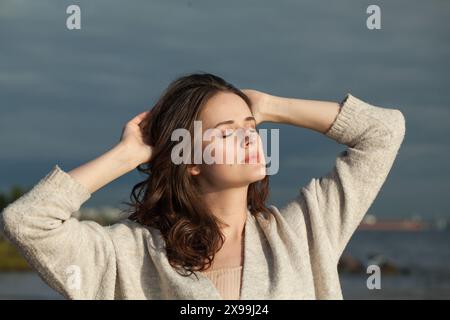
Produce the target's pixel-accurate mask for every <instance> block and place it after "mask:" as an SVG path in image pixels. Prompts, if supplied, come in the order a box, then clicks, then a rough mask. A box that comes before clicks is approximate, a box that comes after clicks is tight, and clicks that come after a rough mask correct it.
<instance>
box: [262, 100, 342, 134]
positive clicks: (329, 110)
mask: <svg viewBox="0 0 450 320" xmlns="http://www.w3.org/2000/svg"><path fill="white" fill-rule="evenodd" d="M339 108H340V106H339V103H338V102H331V101H320V100H306V99H296V98H284V97H278V96H273V95H271V96H270V98H269V102H268V103H267V104H266V106H265V108H264V110H263V111H262V113H263V115H262V117H263V119H264V121H269V122H279V123H286V124H290V125H295V126H300V127H304V128H308V129H312V130H315V131H318V132H321V133H325V132H326V131H327V130H328V129H329V128H330V127H331V125H332V124H333V122H334V120H335V119H336V116H337V115H338V113H339V110H340V109H339Z"/></svg>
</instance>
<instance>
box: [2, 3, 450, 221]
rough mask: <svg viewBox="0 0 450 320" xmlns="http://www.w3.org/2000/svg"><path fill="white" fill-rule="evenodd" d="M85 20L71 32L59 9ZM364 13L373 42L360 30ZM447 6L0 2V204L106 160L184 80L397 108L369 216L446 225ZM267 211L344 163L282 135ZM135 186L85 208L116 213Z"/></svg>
mask: <svg viewBox="0 0 450 320" xmlns="http://www.w3.org/2000/svg"><path fill="white" fill-rule="evenodd" d="M71 4H76V5H79V6H80V8H81V29H80V30H68V29H67V28H66V19H67V17H68V14H67V13H66V8H67V7H68V6H69V5H71ZM371 4H377V5H379V6H380V8H381V29H379V30H369V29H368V28H367V27H366V19H367V17H368V14H367V13H366V9H367V7H368V6H369V5H371ZM449 15H450V2H448V1H443V0H442V1H437V0H434V1H418V0H415V1H406V0H402V1H399V0H391V1H347V0H341V1H339V2H338V1H317V0H316V1H287V0H281V1H267V0H250V1H234V0H233V1H221V2H219V1H210V0H209V1H207V0H200V1H193V0H192V1H170V2H169V1H133V2H123V1H116V0H108V1H102V0H97V1H45V0H41V1H31V0H28V1H23V0H2V1H1V2H0V190H2V191H6V190H8V189H9V188H10V187H11V186H12V185H14V184H15V185H21V186H24V187H31V186H33V185H34V184H35V183H37V182H38V181H39V179H40V178H42V177H43V176H45V174H47V173H48V172H49V171H50V170H51V169H52V167H53V166H54V165H55V164H58V165H59V166H60V167H61V168H62V169H63V170H66V171H69V170H71V169H72V168H74V167H76V166H79V165H81V164H83V163H84V162H87V161H89V160H92V159H94V158H95V157H97V156H99V155H101V154H102V153H104V152H106V151H108V150H109V149H110V148H112V147H113V146H114V145H115V144H116V143H117V142H118V141H119V138H120V134H121V131H122V127H123V125H124V124H125V123H126V122H127V121H128V120H129V119H131V118H132V117H133V116H134V115H136V114H138V113H140V112H142V111H144V110H148V109H149V108H151V107H152V106H153V104H154V103H155V102H156V101H157V99H158V97H159V96H160V94H161V92H162V91H163V90H164V89H165V88H166V87H167V85H169V83H170V82H171V81H173V80H174V79H176V78H177V77H178V76H180V75H183V74H185V73H190V72H210V73H214V74H216V75H218V76H221V77H223V78H224V79H225V80H227V81H228V82H230V83H232V84H234V85H235V86H237V87H240V88H253V89H256V90H260V91H264V92H267V93H270V94H274V95H277V96H284V97H290V98H301V99H314V100H328V101H340V100H342V98H343V97H344V96H345V95H346V93H351V94H352V95H354V96H355V97H358V98H360V99H362V100H364V101H366V102H369V103H372V104H374V105H378V106H382V107H387V108H395V109H399V110H401V111H402V112H403V114H404V116H405V119H406V135H405V139H404V141H403V144H402V146H401V149H400V151H399V154H398V156H397V159H396V160H395V163H394V165H393V167H392V169H391V172H390V173H389V175H388V178H387V180H386V182H385V183H384V185H383V187H382V189H381V190H380V193H379V194H378V196H377V198H376V200H375V201H374V203H373V204H372V206H371V207H370V209H369V211H368V213H370V214H375V215H377V216H379V217H386V218H389V217H394V218H396V217H411V216H414V215H420V216H422V217H424V218H434V217H448V218H450V188H449V187H448V182H449V181H450V169H449V167H448V164H449V163H450V148H449V142H448V139H449V137H450V90H449V89H450V81H449V80H450V41H448V39H449V31H450V23H449ZM261 128H279V129H280V154H281V155H280V170H279V172H278V174H276V175H273V176H271V177H270V180H271V196H270V199H269V201H268V204H275V205H277V206H281V205H283V204H284V203H285V202H286V201H288V200H290V199H292V198H294V197H295V196H296V195H297V194H298V192H299V191H300V189H301V187H302V186H304V185H306V184H307V183H308V182H309V181H310V180H311V179H312V178H314V177H319V176H322V175H324V174H327V173H328V172H329V171H330V170H331V168H332V167H333V165H334V162H335V158H336V157H337V156H338V154H339V152H341V151H343V150H344V149H345V146H344V145H340V144H338V143H336V142H335V141H333V140H331V139H328V138H327V137H325V136H323V135H320V134H319V133H317V132H313V131H311V130H308V129H305V128H299V127H294V126H288V125H283V124H263V125H262V126H261ZM142 178H143V177H142V176H140V175H139V173H137V172H134V171H133V172H130V173H129V174H126V175H124V176H122V177H120V178H118V179H116V180H115V181H113V182H112V183H110V184H108V185H107V186H105V187H103V188H102V189H100V190H98V191H97V192H95V193H94V194H93V195H92V197H91V198H90V199H89V200H88V201H87V202H86V203H85V204H84V206H86V207H95V206H103V205H108V206H120V205H121V202H122V201H128V200H129V196H130V192H131V188H132V187H133V186H134V184H136V183H138V182H139V181H141V179H142Z"/></svg>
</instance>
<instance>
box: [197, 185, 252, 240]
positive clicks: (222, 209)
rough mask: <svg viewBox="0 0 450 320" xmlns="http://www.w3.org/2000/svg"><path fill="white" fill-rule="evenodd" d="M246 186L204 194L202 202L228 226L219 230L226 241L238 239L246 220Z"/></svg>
mask: <svg viewBox="0 0 450 320" xmlns="http://www.w3.org/2000/svg"><path fill="white" fill-rule="evenodd" d="M247 191H248V185H247V186H245V187H239V188H229V189H223V190H220V191H209V192H206V193H204V198H203V199H204V201H205V204H206V205H207V206H208V208H209V209H210V210H211V212H212V214H214V215H215V216H216V217H218V218H219V219H220V220H222V221H223V222H225V223H226V224H228V226H222V227H221V230H222V232H223V233H224V235H225V237H226V239H230V240H231V239H240V238H241V236H242V234H243V232H244V227H245V222H246V220H247V210H248V208H247Z"/></svg>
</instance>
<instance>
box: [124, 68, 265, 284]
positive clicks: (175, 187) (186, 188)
mask: <svg viewBox="0 0 450 320" xmlns="http://www.w3.org/2000/svg"><path fill="white" fill-rule="evenodd" d="M221 91H223V92H232V93H235V94H237V95H239V96H240V97H241V98H242V99H243V100H244V101H245V102H246V103H247V105H248V106H249V107H250V104H251V101H250V99H249V98H248V97H247V96H246V95H245V94H244V93H243V92H242V91H241V90H239V89H237V88H236V87H234V86H233V85H231V84H230V83H228V82H226V81H225V80H224V79H222V78H220V77H218V76H216V75H213V74H210V73H203V72H202V73H193V74H188V75H183V76H181V77H179V78H178V79H176V80H174V81H173V82H172V83H171V84H170V85H169V86H168V87H167V89H166V90H165V91H164V92H163V94H162V95H161V97H160V98H159V100H158V101H157V102H156V104H155V105H154V107H153V108H152V111H151V112H150V113H151V115H150V116H149V117H148V118H147V119H144V120H143V121H142V123H141V129H142V130H143V133H144V138H145V139H146V142H148V143H149V144H151V145H152V146H153V148H154V151H153V156H152V159H151V161H150V162H148V163H144V164H141V165H139V166H138V167H137V170H138V171H139V172H141V173H144V174H145V175H148V178H146V179H145V180H144V181H142V182H139V183H138V184H136V185H135V186H134V187H133V190H132V192H131V195H130V199H131V203H129V202H125V203H126V204H127V205H129V206H130V207H131V209H129V210H128V211H129V212H130V213H131V214H130V215H129V216H128V219H130V220H133V221H136V222H138V223H140V224H142V225H145V226H151V227H154V228H157V229H158V230H159V231H160V232H161V234H162V236H163V238H164V240H165V247H166V251H167V257H168V260H169V262H170V265H171V266H172V267H174V268H176V269H177V272H178V273H180V274H181V275H183V276H189V275H190V274H192V273H194V274H195V271H203V270H206V269H207V268H209V267H210V265H211V263H212V261H213V259H214V255H215V253H216V252H217V251H218V250H219V249H220V248H221V247H222V245H223V243H224V237H223V234H222V233H221V231H220V228H219V223H221V221H220V220H218V219H217V218H216V217H215V216H214V215H212V214H211V212H210V211H209V209H208V208H207V207H206V206H205V204H204V203H203V201H202V197H201V194H200V193H199V192H198V185H197V184H196V181H195V179H194V178H193V177H192V176H191V174H189V172H188V170H187V168H188V164H184V163H182V164H174V163H173V162H172V161H171V151H172V148H173V147H174V146H175V145H176V144H177V143H178V142H177V141H171V135H172V132H173V131H174V130H175V129H178V128H184V129H187V130H188V131H189V132H190V133H191V137H192V136H193V132H194V120H197V119H198V115H199V113H200V111H201V109H202V107H203V106H204V105H205V104H206V102H207V101H208V99H209V98H211V97H212V96H213V95H214V94H216V93H217V92H221ZM268 193H269V176H268V175H266V177H265V178H263V179H262V180H260V181H256V182H254V183H251V184H250V185H249V188H248V194H247V204H248V209H249V210H250V213H251V214H252V215H256V214H257V213H258V212H267V213H270V211H269V209H268V208H267V207H266V205H265V201H266V198H267V196H268ZM195 275H196V274H195ZM196 276H197V275H196Z"/></svg>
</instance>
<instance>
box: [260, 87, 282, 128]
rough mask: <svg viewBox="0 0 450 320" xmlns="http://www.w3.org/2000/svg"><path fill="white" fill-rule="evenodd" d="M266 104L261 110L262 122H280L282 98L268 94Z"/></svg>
mask: <svg viewBox="0 0 450 320" xmlns="http://www.w3.org/2000/svg"><path fill="white" fill-rule="evenodd" d="M264 100H265V101H264V104H263V107H262V108H261V110H259V114H260V118H261V122H279V115H278V112H279V108H278V105H279V103H280V101H279V100H280V97H277V96H273V95H270V94H266V96H265V98H264Z"/></svg>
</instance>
